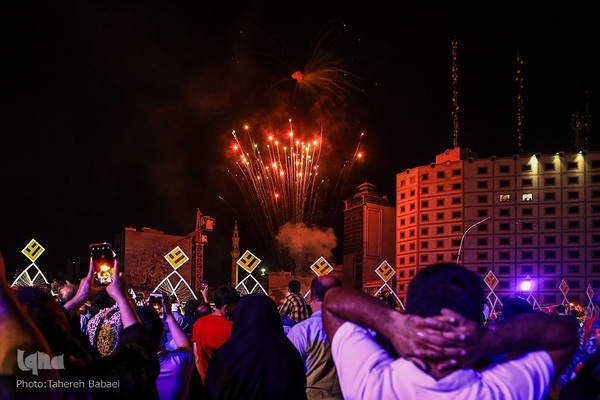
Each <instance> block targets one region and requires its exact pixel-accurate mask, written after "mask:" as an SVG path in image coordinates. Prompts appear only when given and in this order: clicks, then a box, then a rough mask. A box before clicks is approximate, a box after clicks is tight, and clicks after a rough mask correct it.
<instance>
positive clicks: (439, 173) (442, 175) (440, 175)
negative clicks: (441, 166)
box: [437, 171, 446, 179]
mask: <svg viewBox="0 0 600 400" xmlns="http://www.w3.org/2000/svg"><path fill="white" fill-rule="evenodd" d="M437 177H438V178H440V179H442V178H445V177H446V174H445V173H444V171H439V172H438V173H437Z"/></svg>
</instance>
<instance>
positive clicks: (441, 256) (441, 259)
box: [435, 254, 444, 261]
mask: <svg viewBox="0 0 600 400" xmlns="http://www.w3.org/2000/svg"><path fill="white" fill-rule="evenodd" d="M435 260H436V261H444V255H443V254H438V255H436V256H435Z"/></svg>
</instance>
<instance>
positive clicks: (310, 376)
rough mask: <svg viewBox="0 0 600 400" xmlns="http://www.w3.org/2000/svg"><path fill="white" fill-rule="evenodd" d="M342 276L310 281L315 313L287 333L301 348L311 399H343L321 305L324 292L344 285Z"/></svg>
mask: <svg viewBox="0 0 600 400" xmlns="http://www.w3.org/2000/svg"><path fill="white" fill-rule="evenodd" d="M341 285H342V284H341V282H340V281H339V279H336V278H335V277H333V276H330V275H324V276H321V277H317V278H314V279H313V280H312V282H311V284H310V306H311V308H312V311H313V313H312V315H311V316H310V317H309V318H308V319H305V320H304V321H301V322H299V323H297V324H296V325H294V326H293V327H292V328H291V329H290V331H289V333H288V335H287V337H288V339H290V340H291V341H292V343H293V344H294V346H295V347H296V348H297V349H298V351H299V352H300V356H301V358H302V361H304V371H305V372H306V395H307V397H308V400H311V399H330V400H334V399H336V400H343V397H342V391H341V389H340V384H339V380H338V377H337V372H336V370H335V364H334V363H333V359H332V358H331V346H330V343H329V339H328V338H327V333H326V332H325V328H324V327H323V319H322V318H321V307H322V306H323V299H324V298H325V293H326V292H327V290H329V289H330V288H332V287H339V286H341Z"/></svg>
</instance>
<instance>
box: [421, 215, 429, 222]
mask: <svg viewBox="0 0 600 400" xmlns="http://www.w3.org/2000/svg"><path fill="white" fill-rule="evenodd" d="M421 221H429V214H421Z"/></svg>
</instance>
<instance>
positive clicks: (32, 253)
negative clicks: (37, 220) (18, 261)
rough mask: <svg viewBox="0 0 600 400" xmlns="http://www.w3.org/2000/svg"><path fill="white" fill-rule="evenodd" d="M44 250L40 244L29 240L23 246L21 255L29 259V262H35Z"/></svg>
mask: <svg viewBox="0 0 600 400" xmlns="http://www.w3.org/2000/svg"><path fill="white" fill-rule="evenodd" d="M44 250H46V249H44V248H43V247H42V245H41V244H39V243H38V242H36V241H35V239H31V241H30V242H29V244H28V245H27V246H25V248H24V249H23V250H21V253H23V254H25V256H27V258H29V259H30V260H31V261H33V262H35V260H37V259H38V257H39V256H41V255H42V253H43V252H44Z"/></svg>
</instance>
